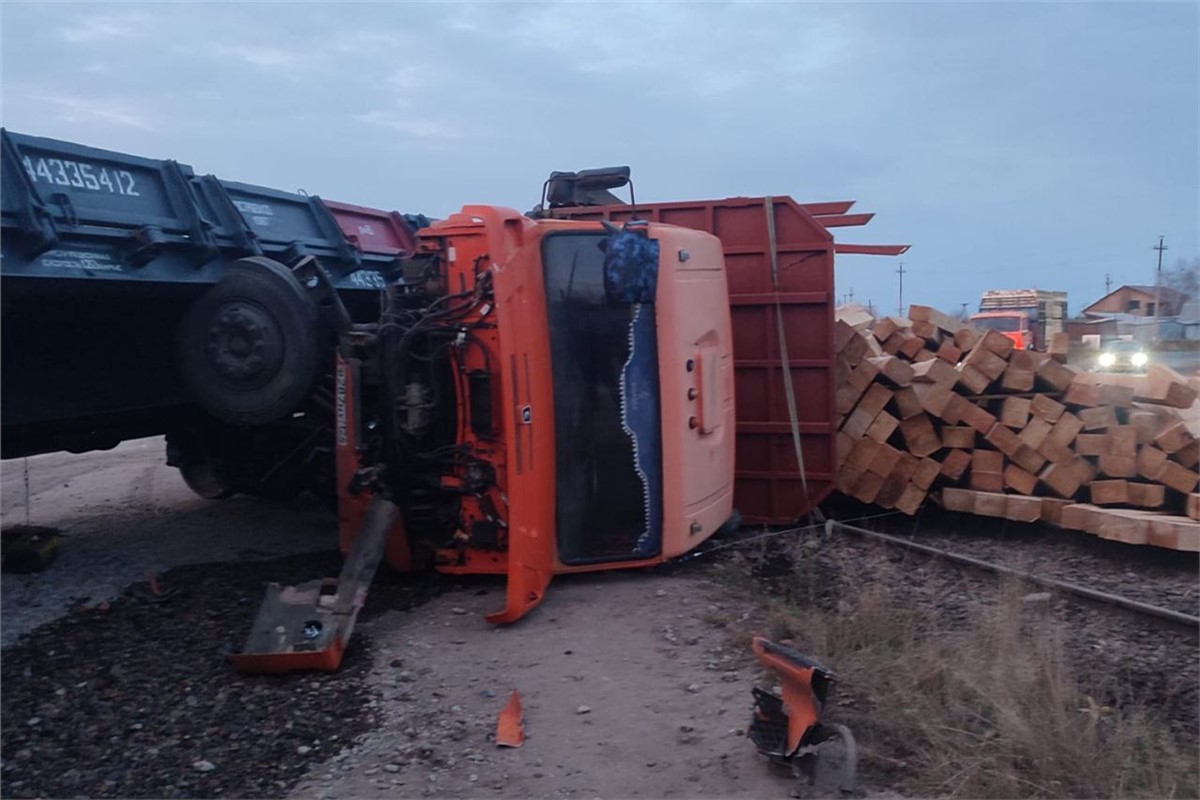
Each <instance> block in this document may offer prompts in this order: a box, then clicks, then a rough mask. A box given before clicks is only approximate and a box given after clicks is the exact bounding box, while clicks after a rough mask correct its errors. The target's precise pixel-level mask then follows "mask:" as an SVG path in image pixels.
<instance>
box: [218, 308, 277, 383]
mask: <svg viewBox="0 0 1200 800" xmlns="http://www.w3.org/2000/svg"><path fill="white" fill-rule="evenodd" d="M280 340H281V337H280V335H279V331H278V329H277V326H276V325H275V322H274V320H273V319H272V318H271V315H270V314H268V313H267V312H266V311H265V310H264V309H261V308H257V307H254V306H249V305H241V304H239V305H231V306H226V307H225V308H224V309H222V310H221V313H220V314H219V315H218V316H217V319H216V321H215V323H214V324H213V325H212V326H211V327H209V329H208V337H207V342H206V343H205V345H206V347H205V349H206V351H207V353H208V359H209V362H210V363H211V364H212V367H213V369H214V370H215V371H216V372H217V373H218V374H219V375H221V376H222V377H224V378H228V379H230V380H236V381H244V380H247V379H250V378H255V377H259V376H261V375H262V373H263V372H264V370H266V369H267V368H268V364H270V363H277V362H278V358H279V357H280V356H281V355H282V354H281V353H280V352H279V342H280Z"/></svg>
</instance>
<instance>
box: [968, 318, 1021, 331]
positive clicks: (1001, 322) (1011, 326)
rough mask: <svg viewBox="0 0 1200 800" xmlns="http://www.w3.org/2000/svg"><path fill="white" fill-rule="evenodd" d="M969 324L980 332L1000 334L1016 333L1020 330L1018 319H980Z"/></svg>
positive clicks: (1019, 319) (1019, 320)
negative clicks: (990, 331)
mask: <svg viewBox="0 0 1200 800" xmlns="http://www.w3.org/2000/svg"><path fill="white" fill-rule="evenodd" d="M971 324H972V325H974V326H975V327H976V328H979V329H980V330H984V331H987V330H992V331H1001V332H1010V333H1011V332H1016V331H1019V330H1021V318H1020V317H981V318H976V319H973V320H971Z"/></svg>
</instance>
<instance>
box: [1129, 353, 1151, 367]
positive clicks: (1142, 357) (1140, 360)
mask: <svg viewBox="0 0 1200 800" xmlns="http://www.w3.org/2000/svg"><path fill="white" fill-rule="evenodd" d="M1149 360H1150V359H1148V358H1147V357H1146V354H1145V353H1134V354H1133V357H1132V358H1130V359H1129V361H1130V363H1132V364H1133V365H1134V366H1135V367H1144V366H1146V362H1147V361H1149Z"/></svg>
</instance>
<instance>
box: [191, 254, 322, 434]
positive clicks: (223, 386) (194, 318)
mask: <svg viewBox="0 0 1200 800" xmlns="http://www.w3.org/2000/svg"><path fill="white" fill-rule="evenodd" d="M318 314H319V311H318V308H317V305H316V303H315V302H313V300H312V298H311V297H310V296H309V294H308V292H306V291H305V289H304V287H303V286H301V285H300V282H299V280H297V279H296V276H295V275H293V274H292V271H291V270H289V269H288V268H287V267H285V266H284V265H282V264H280V263H279V262H277V261H272V260H271V259H269V258H263V257H261V256H254V257H251V258H243V259H240V260H239V261H235V262H234V263H232V264H229V265H227V266H226V268H225V274H224V276H222V278H221V280H220V282H219V283H218V284H217V285H216V286H214V287H213V288H212V289H209V290H208V292H207V293H205V294H204V295H203V296H202V297H201V298H200V299H199V300H197V301H196V302H195V303H194V304H193V305H192V307H191V309H189V311H188V313H187V316H186V317H185V318H184V320H183V323H182V325H181V326H180V330H179V351H180V369H181V372H182V377H183V380H184V382H185V383H186V384H187V387H188V388H189V389H190V390H191V394H192V397H193V398H194V399H195V400H196V402H198V403H199V404H200V405H201V406H203V407H204V408H205V409H206V410H207V411H209V412H210V413H212V414H213V415H214V416H216V417H218V418H220V419H223V420H225V421H227V422H233V423H236V424H239V425H256V424H260V423H264V422H272V421H274V420H278V419H282V418H284V417H286V416H287V415H288V414H290V413H292V412H293V411H295V410H296V408H297V407H298V406H299V405H300V403H301V402H302V401H303V400H304V398H305V397H307V396H308V394H309V392H310V391H311V390H312V386H313V382H314V381H315V380H316V376H317V370H318V366H319V363H320V356H321V348H320V346H319V336H318Z"/></svg>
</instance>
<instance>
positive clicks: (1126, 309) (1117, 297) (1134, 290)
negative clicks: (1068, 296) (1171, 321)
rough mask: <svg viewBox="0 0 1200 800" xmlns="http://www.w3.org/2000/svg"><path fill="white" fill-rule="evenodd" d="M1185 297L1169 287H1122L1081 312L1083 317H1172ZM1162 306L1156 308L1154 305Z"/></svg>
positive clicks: (1177, 311) (1181, 305) (1180, 306)
mask: <svg viewBox="0 0 1200 800" xmlns="http://www.w3.org/2000/svg"><path fill="white" fill-rule="evenodd" d="M1186 300H1187V295H1185V294H1183V293H1182V292H1179V291H1176V290H1175V289H1171V288H1169V287H1166V286H1163V287H1161V288H1157V289H1156V288H1155V287H1153V286H1132V285H1129V286H1122V287H1121V288H1120V289H1117V290H1116V291H1115V292H1110V293H1108V294H1106V295H1104V297H1101V298H1100V299H1099V300H1097V301H1096V302H1094V303H1092V304H1091V305H1090V306H1088V307H1087V308H1085V309H1084V310H1083V315H1084V316H1085V317H1106V316H1109V315H1111V314H1129V315H1131V316H1135V317H1155V316H1157V317H1173V316H1175V315H1176V314H1178V313H1179V310H1180V309H1181V308H1182V307H1183V304H1184V302H1185V301H1186ZM1160 302H1161V304H1162V308H1161V309H1160V308H1157V306H1156V303H1160Z"/></svg>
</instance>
